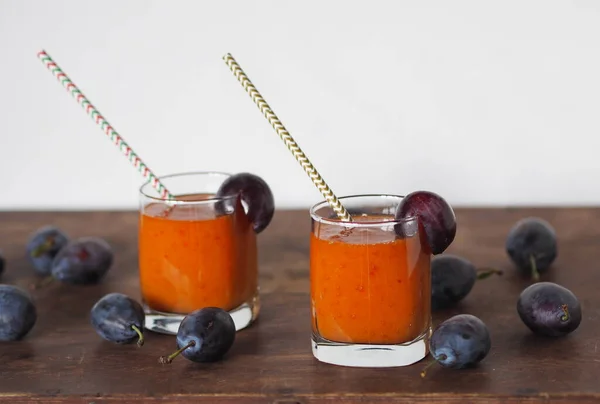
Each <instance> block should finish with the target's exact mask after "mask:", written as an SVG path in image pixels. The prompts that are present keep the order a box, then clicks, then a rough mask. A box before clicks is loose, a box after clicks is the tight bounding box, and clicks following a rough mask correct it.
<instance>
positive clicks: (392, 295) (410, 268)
mask: <svg viewBox="0 0 600 404" xmlns="http://www.w3.org/2000/svg"><path fill="white" fill-rule="evenodd" d="M383 219H388V220H391V219H393V218H392V217H384V216H380V217H372V216H371V217H360V218H359V219H356V220H360V221H361V222H362V221H373V220H377V221H381V220H383ZM390 226H391V225H390ZM342 230H343V228H342V227H340V226H332V225H322V224H319V223H315V227H314V229H313V232H312V233H311V237H310V278H311V281H310V284H311V307H312V310H311V312H312V327H313V333H315V334H317V335H320V336H321V337H323V338H324V339H327V340H330V341H335V342H343V343H355V344H401V343H405V342H410V341H412V340H414V339H415V338H417V337H419V336H420V335H421V334H422V333H423V332H424V331H426V330H427V328H428V327H429V325H430V305H431V274H430V256H429V254H428V253H427V252H426V251H423V250H422V248H421V243H420V241H419V236H418V235H416V236H413V237H409V238H404V239H400V238H397V237H396V236H395V234H394V232H393V231H390V229H389V228H388V229H387V230H384V229H382V228H379V227H377V228H376V227H369V228H360V227H355V228H352V229H351V230H350V231H346V232H343V231H342Z"/></svg>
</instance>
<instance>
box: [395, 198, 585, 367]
mask: <svg viewBox="0 0 600 404" xmlns="http://www.w3.org/2000/svg"><path fill="white" fill-rule="evenodd" d="M403 204H405V205H406V206H407V207H406V208H402V205H401V210H402V209H403V210H405V211H410V213H412V214H416V215H417V216H419V218H420V219H421V222H422V224H423V228H424V232H425V235H426V237H427V243H428V244H429V245H430V249H431V253H432V254H433V255H434V257H433V258H432V261H431V308H432V310H433V311H439V310H443V309H448V308H451V307H453V306H455V305H456V304H457V303H458V302H460V301H461V300H463V299H464V298H465V297H466V296H467V295H468V294H469V293H470V292H471V290H472V288H473V286H474V285H475V282H476V281H477V280H478V279H484V278H487V277H488V276H490V275H492V274H501V273H502V271H499V270H497V269H494V268H480V269H477V268H476V267H475V266H474V265H473V264H472V263H471V262H470V261H469V260H467V259H466V258H464V257H461V256H458V255H453V254H442V253H443V252H444V251H445V250H446V249H447V248H448V247H449V246H450V244H451V243H452V241H453V240H454V237H455V234H456V223H455V222H454V213H453V211H452V209H451V207H450V206H449V205H448V204H447V203H446V202H445V201H444V199H443V198H441V197H440V196H439V195H437V194H434V193H431V192H425V191H418V192H415V193H413V194H410V195H408V196H407V197H406V198H405V199H404V200H403ZM504 248H505V251H506V254H507V256H508V257H509V259H510V261H511V262H512V263H513V264H514V266H515V268H516V269H517V270H518V271H519V272H520V273H521V274H523V275H525V276H527V277H529V279H530V280H532V281H533V283H532V284H531V285H529V286H528V287H526V288H525V289H523V290H522V291H521V293H520V295H519V297H518V299H517V301H516V312H517V314H518V316H519V318H520V319H521V321H522V322H523V323H524V324H525V325H526V326H527V327H528V328H529V329H530V330H531V331H532V332H533V333H535V334H538V335H542V336H546V337H561V336H565V335H567V334H569V333H571V332H573V331H574V330H576V329H577V328H578V327H579V324H580V323H581V305H580V303H579V300H578V299H577V297H576V296H575V295H574V294H573V292H571V291H570V290H569V289H567V288H565V287H564V286H562V285H559V284H556V283H553V282H540V281H539V277H540V275H539V274H540V273H543V272H545V271H547V270H548V268H549V267H550V265H551V264H552V263H553V262H554V260H555V259H556V257H557V253H558V247H557V238H556V232H555V230H554V228H552V226H551V225H550V224H549V223H548V222H547V221H545V220H543V219H541V218H538V217H527V218H523V219H521V220H519V221H518V222H517V223H516V224H514V225H513V227H512V228H511V229H510V231H509V233H508V235H507V237H506V242H505V246H504ZM429 348H430V352H431V354H432V356H433V358H434V361H433V362H432V363H436V362H438V363H440V364H441V365H442V366H444V367H447V368H453V369H461V368H466V367H471V366H473V365H476V364H477V363H479V362H480V361H482V360H483V359H484V358H485V357H486V356H487V355H488V353H489V351H490V348H491V338H490V333H489V330H488V328H487V326H486V324H485V323H484V322H483V321H482V320H481V319H479V318H478V317H476V316H473V315H471V314H458V315H455V316H453V317H451V318H449V319H447V320H445V321H443V322H442V323H441V324H439V325H438V326H437V327H436V328H435V329H434V331H433V333H432V336H431V339H430V343H429ZM422 375H423V376H424V375H425V371H423V373H422Z"/></svg>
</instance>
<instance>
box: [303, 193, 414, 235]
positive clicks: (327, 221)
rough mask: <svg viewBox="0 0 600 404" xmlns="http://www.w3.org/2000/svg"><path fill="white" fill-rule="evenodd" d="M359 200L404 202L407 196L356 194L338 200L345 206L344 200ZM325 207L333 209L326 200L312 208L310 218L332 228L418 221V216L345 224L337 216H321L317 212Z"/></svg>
mask: <svg viewBox="0 0 600 404" xmlns="http://www.w3.org/2000/svg"><path fill="white" fill-rule="evenodd" d="M358 198H381V199H396V200H402V199H404V198H405V196H404V195H395V194H355V195H344V196H340V197H339V198H338V200H339V201H340V202H342V204H343V201H344V200H349V199H358ZM323 206H327V207H329V208H331V206H330V205H329V202H327V201H326V200H322V201H320V202H318V203H316V204H314V205H313V206H311V208H310V210H309V213H310V217H311V218H312V219H313V220H315V221H317V222H319V223H324V224H328V225H332V226H343V227H380V226H389V225H393V224H403V223H408V222H412V221H415V220H417V216H416V215H412V216H408V217H404V218H402V219H390V220H376V221H368V222H360V221H358V222H356V221H351V222H345V221H343V220H342V219H340V218H339V217H337V216H336V217H335V218H334V219H329V218H326V217H323V216H321V215H319V214H318V213H317V210H318V209H321V208H322V207H323Z"/></svg>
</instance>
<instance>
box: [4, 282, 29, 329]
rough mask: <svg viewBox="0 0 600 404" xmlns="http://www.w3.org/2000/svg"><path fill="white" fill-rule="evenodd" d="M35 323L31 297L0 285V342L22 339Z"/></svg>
mask: <svg viewBox="0 0 600 404" xmlns="http://www.w3.org/2000/svg"><path fill="white" fill-rule="evenodd" d="M36 321H37V309H36V307H35V304H34V302H33V299H32V298H31V296H30V295H29V294H28V293H27V292H25V291H24V290H23V289H21V288H19V287H17V286H13V285H0V341H17V340H20V339H23V338H24V337H25V336H26V335H27V334H28V333H29V331H31V329H32V328H33V326H34V325H35V322H36Z"/></svg>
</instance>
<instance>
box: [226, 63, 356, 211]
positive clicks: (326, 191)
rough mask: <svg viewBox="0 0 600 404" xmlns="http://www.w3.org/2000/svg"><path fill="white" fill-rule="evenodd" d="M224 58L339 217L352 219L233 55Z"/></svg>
mask: <svg viewBox="0 0 600 404" xmlns="http://www.w3.org/2000/svg"><path fill="white" fill-rule="evenodd" d="M223 60H224V61H225V63H226V64H227V66H229V69H230V70H231V72H232V73H233V75H234V76H235V77H236V78H237V79H238V81H239V82H240V84H241V85H242V87H244V90H246V92H247V93H248V95H249V96H250V98H251V99H252V101H254V103H255V104H256V106H258V109H259V110H260V112H262V114H263V115H264V116H265V118H267V120H268V121H269V123H270V124H271V126H272V127H273V129H275V132H277V134H278V135H279V137H280V138H281V140H283V142H284V143H285V145H286V146H287V148H288V149H289V151H290V152H291V153H292V154H293V155H294V157H296V160H298V162H299V163H300V165H301V166H302V168H304V171H306V173H307V174H308V176H309V177H310V179H311V180H312V182H313V183H314V184H315V185H316V187H317V188H318V189H319V191H321V194H323V196H324V197H325V200H326V201H327V202H328V203H329V205H330V206H331V208H332V209H333V210H334V212H335V213H336V214H337V215H338V217H339V218H340V219H341V220H343V221H346V222H350V221H352V218H351V217H350V214H349V213H348V211H347V210H346V208H344V206H343V205H342V203H341V202H340V201H339V199H338V198H337V197H336V196H335V195H334V194H333V191H332V190H331V188H329V185H327V183H326V182H325V180H324V179H323V177H321V175H320V174H319V172H318V171H317V169H316V168H315V166H313V165H312V163H311V162H310V161H309V160H308V157H306V155H305V154H304V152H303V151H302V149H300V146H298V144H297V143H296V141H295V140H294V138H293V137H292V135H290V133H289V132H288V131H287V129H286V128H285V127H284V126H283V124H282V123H281V121H280V120H279V118H277V115H275V112H273V110H272V109H271V107H269V104H267V101H265V99H264V98H263V97H262V95H260V93H259V92H258V90H257V89H256V87H254V84H252V82H251V81H250V79H249V78H248V76H246V73H244V71H243V70H242V68H241V67H240V65H239V64H238V63H237V62H236V61H235V59H234V58H233V56H231V54H230V53H228V54H226V55H225V56H223Z"/></svg>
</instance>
